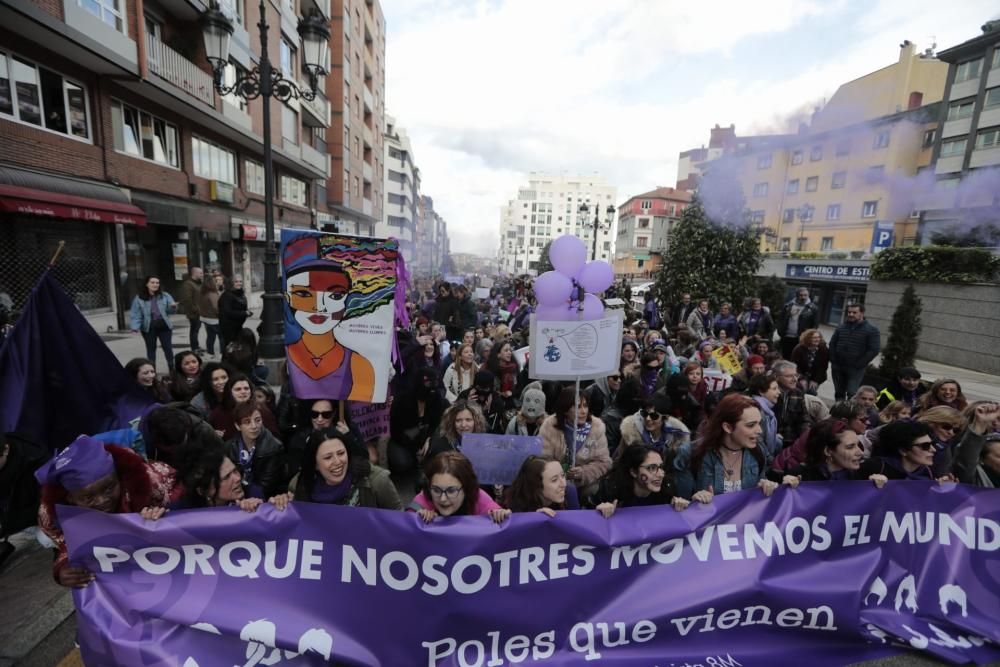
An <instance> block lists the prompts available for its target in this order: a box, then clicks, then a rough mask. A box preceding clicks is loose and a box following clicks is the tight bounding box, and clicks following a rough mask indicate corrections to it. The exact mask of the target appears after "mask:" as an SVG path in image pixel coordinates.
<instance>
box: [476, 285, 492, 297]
mask: <svg viewBox="0 0 1000 667" xmlns="http://www.w3.org/2000/svg"><path fill="white" fill-rule="evenodd" d="M476 298H477V299H488V298H490V288H489V287H477V288H476Z"/></svg>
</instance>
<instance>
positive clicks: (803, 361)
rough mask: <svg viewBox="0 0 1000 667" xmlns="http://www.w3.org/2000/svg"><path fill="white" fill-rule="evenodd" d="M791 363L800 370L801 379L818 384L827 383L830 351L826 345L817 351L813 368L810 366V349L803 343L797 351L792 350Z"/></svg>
mask: <svg viewBox="0 0 1000 667" xmlns="http://www.w3.org/2000/svg"><path fill="white" fill-rule="evenodd" d="M790 361H791V362H792V363H793V364H795V367H796V369H798V372H799V378H800V379H803V380H809V381H811V382H815V383H816V384H823V383H824V382H826V369H827V368H828V367H829V366H830V350H829V348H827V346H826V345H820V346H819V347H818V348H817V349H816V356H815V357H814V358H813V363H812V366H810V365H809V348H807V347H806V346H805V345H803V344H802V343H799V344H798V345H796V346H795V349H793V350H792V358H791V360H790Z"/></svg>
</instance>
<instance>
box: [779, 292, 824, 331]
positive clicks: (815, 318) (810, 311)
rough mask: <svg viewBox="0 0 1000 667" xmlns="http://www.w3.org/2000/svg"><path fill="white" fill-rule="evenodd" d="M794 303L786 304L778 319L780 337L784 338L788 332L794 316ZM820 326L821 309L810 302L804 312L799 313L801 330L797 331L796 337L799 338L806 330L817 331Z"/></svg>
mask: <svg viewBox="0 0 1000 667" xmlns="http://www.w3.org/2000/svg"><path fill="white" fill-rule="evenodd" d="M794 303H795V302H794V301H789V302H788V303H786V304H785V307H784V308H782V309H781V317H779V318H778V335H779V336H782V337H784V335H785V333H786V332H787V331H788V320H789V318H790V317H791V315H792V305H793V304H794ZM818 324H819V308H817V307H816V304H815V303H813V302H812V301H810V302H809V303H807V304H806V305H805V306H803V307H802V312H800V313H799V328H798V329H797V330H796V333H795V335H796V336H798V335H799V334H801V333H802V332H803V331H805V330H806V329H815V328H816V327H817V326H818Z"/></svg>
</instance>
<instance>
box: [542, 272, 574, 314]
mask: <svg viewBox="0 0 1000 667" xmlns="http://www.w3.org/2000/svg"><path fill="white" fill-rule="evenodd" d="M572 291H573V281H572V280H570V279H569V278H567V277H566V276H564V275H563V274H561V273H559V272H558V271H546V272H545V273H543V274H542V275H540V276H538V278H536V279H535V298H536V299H538V303H539V305H542V306H559V305H562V304H565V303H566V301H567V300H568V299H569V296H570V292H572Z"/></svg>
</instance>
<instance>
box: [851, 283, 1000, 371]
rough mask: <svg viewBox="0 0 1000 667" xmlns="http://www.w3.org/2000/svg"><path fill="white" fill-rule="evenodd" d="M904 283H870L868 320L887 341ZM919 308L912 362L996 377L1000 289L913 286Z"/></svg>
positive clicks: (999, 357)
mask: <svg viewBox="0 0 1000 667" xmlns="http://www.w3.org/2000/svg"><path fill="white" fill-rule="evenodd" d="M907 284H908V283H905V282H897V281H880V280H872V281H871V282H869V283H868V294H867V295H866V296H865V307H866V316H867V319H869V320H871V322H872V324H874V325H875V326H877V327H878V328H879V330H880V331H881V332H882V346H883V347H884V346H885V344H886V341H887V340H888V339H889V323H890V322H891V321H892V314H893V313H894V312H895V311H896V307H897V306H898V305H899V298H900V296H902V294H903V290H905V289H906V286H907ZM913 286H914V288H915V289H916V292H917V296H918V297H920V299H921V301H922V302H923V313H922V315H921V318H920V321H921V323H922V324H923V331H922V333H921V335H920V346H919V348H918V349H917V358H919V359H926V360H928V361H935V362H938V363H941V364H948V365H951V366H958V367H960V368H968V369H971V370H975V371H979V372H981V373H992V374H994V375H1000V285H987V284H974V285H944V284H940V283H914V285H913Z"/></svg>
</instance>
